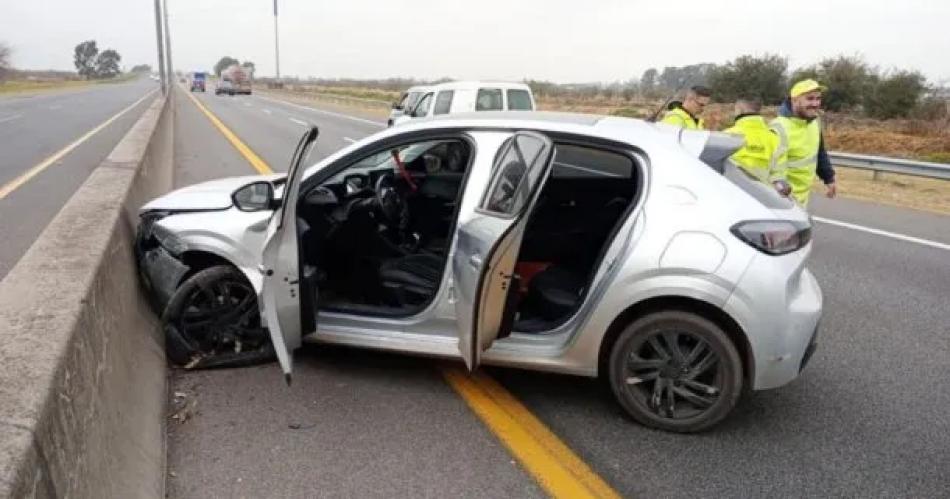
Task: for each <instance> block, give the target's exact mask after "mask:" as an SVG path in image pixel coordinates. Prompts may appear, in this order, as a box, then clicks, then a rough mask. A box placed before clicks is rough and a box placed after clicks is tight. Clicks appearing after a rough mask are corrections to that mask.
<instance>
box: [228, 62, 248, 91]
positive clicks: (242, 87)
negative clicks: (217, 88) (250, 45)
mask: <svg viewBox="0 0 950 499" xmlns="http://www.w3.org/2000/svg"><path fill="white" fill-rule="evenodd" d="M221 81H226V82H230V84H229V85H225V86H224V87H225V88H226V89H227V90H226V91H225V92H223V93H226V94H228V95H234V94H244V95H251V75H250V74H249V73H248V71H247V69H246V68H243V67H241V66H239V65H237V64H232V65H231V66H229V67H228V68H227V69H225V70H224V71H222V72H221Z"/></svg>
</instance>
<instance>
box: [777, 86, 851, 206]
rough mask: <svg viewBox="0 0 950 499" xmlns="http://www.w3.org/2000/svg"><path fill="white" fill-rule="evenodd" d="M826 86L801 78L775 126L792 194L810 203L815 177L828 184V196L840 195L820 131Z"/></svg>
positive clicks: (798, 199) (801, 203)
mask: <svg viewBox="0 0 950 499" xmlns="http://www.w3.org/2000/svg"><path fill="white" fill-rule="evenodd" d="M825 90H826V88H825V87H824V86H823V85H820V84H819V83H818V82H817V81H815V80H811V79H808V80H802V81H800V82H798V83H796V84H794V85H792V89H791V91H790V92H789V96H788V98H787V99H786V100H785V102H783V103H782V106H781V107H780V108H779V112H778V117H777V118H775V119H774V120H772V128H773V129H774V130H775V131H776V133H778V137H779V147H780V149H781V151H782V153H783V154H785V155H786V157H787V162H786V164H785V168H786V171H785V178H786V179H787V180H788V183H789V184H790V185H791V186H792V197H793V198H795V200H796V201H797V202H798V204H800V205H802V207H807V206H808V198H809V196H810V194H811V185H812V182H814V180H815V176H816V175H817V176H818V177H820V178H821V180H822V181H823V182H824V183H825V189H826V190H825V192H826V195H827V196H828V197H829V198H833V197H835V195H836V194H837V186H836V185H835V170H834V168H832V166H831V160H830V159H829V158H828V152H827V151H825V143H824V139H823V137H822V134H821V119H820V118H819V116H818V112H819V109H821V94H822V92H824V91H825Z"/></svg>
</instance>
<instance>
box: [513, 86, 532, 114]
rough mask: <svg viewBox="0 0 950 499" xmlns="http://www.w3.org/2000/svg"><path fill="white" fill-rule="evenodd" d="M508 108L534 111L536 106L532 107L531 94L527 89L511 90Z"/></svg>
mask: <svg viewBox="0 0 950 499" xmlns="http://www.w3.org/2000/svg"><path fill="white" fill-rule="evenodd" d="M508 110H510V111H533V110H534V108H532V107H531V94H529V93H528V91H527V90H509V91H508Z"/></svg>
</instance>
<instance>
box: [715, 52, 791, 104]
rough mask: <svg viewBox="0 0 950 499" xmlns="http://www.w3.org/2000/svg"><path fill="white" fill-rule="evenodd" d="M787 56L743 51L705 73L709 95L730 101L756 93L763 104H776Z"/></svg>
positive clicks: (781, 95)
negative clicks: (739, 55) (736, 56)
mask: <svg viewBox="0 0 950 499" xmlns="http://www.w3.org/2000/svg"><path fill="white" fill-rule="evenodd" d="M787 69H788V60H787V59H785V58H784V57H781V56H778V55H772V54H765V55H763V56H758V57H756V56H752V55H744V56H741V57H738V58H736V59H735V60H734V61H732V62H729V63H727V64H725V65H723V66H719V67H717V68H715V69H713V70H712V71H711V72H710V74H709V85H710V86H711V87H712V91H713V98H715V99H716V100H717V101H720V102H732V101H735V100H736V99H737V98H739V97H756V98H759V99H761V100H762V102H764V103H766V104H778V103H779V102H781V101H782V99H783V98H784V97H785V93H786V90H785V89H786V80H785V72H786V70H787Z"/></svg>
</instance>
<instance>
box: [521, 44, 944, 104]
mask: <svg viewBox="0 0 950 499" xmlns="http://www.w3.org/2000/svg"><path fill="white" fill-rule="evenodd" d="M804 78H814V79H816V80H818V81H819V82H821V83H822V84H824V85H827V86H828V92H827V93H826V95H825V98H824V107H825V108H826V109H828V110H830V111H845V112H851V113H859V114H865V115H867V116H870V117H873V118H879V119H890V118H902V117H907V116H920V117H925V118H930V117H939V116H940V115H942V113H945V112H946V106H945V105H944V104H943V100H941V99H938V98H936V97H935V96H934V95H933V94H934V93H935V91H936V90H938V89H936V88H933V87H932V86H931V85H929V84H928V82H927V79H926V78H925V77H924V76H923V74H921V73H920V72H919V71H912V70H900V69H895V70H888V71H884V70H881V69H879V68H877V67H874V66H872V65H870V64H868V63H867V62H866V61H865V60H864V59H863V58H862V57H860V56H844V55H839V56H837V57H829V58H826V59H823V60H821V61H819V62H818V63H815V64H812V65H809V66H805V67H801V68H797V69H795V70H794V71H790V70H789V65H788V59H787V58H785V57H782V56H779V55H774V54H765V55H761V56H753V55H743V56H740V57H737V58H736V59H734V60H732V61H729V62H727V63H725V64H712V63H703V64H691V65H687V66H678V67H677V66H668V67H665V68H663V69H662V71H661V70H658V69H657V68H650V69H647V70H646V71H644V72H643V74H642V75H641V76H640V78H632V79H630V80H627V81H622V82H614V83H609V84H604V83H592V84H575V85H559V84H555V83H551V82H544V81H537V80H527V83H528V84H530V85H531V87H532V90H533V91H534V92H535V94H536V95H538V96H542V97H555V98H557V97H581V98H596V97H600V98H606V99H617V98H619V99H625V100H635V99H647V100H649V99H654V100H655V99H661V98H664V97H668V96H670V95H672V94H674V93H676V92H677V91H682V90H683V89H685V88H688V87H690V86H693V85H704V86H707V87H709V88H710V89H711V90H712V92H713V99H714V100H715V101H717V102H734V101H735V100H736V99H737V98H739V97H754V98H758V99H760V100H762V102H763V103H765V104H770V105H776V104H780V103H781V102H782V100H783V99H784V98H785V96H786V95H787V93H788V88H789V87H790V86H791V84H792V83H794V82H796V81H799V80H801V79H804Z"/></svg>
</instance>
